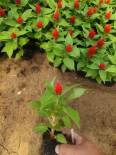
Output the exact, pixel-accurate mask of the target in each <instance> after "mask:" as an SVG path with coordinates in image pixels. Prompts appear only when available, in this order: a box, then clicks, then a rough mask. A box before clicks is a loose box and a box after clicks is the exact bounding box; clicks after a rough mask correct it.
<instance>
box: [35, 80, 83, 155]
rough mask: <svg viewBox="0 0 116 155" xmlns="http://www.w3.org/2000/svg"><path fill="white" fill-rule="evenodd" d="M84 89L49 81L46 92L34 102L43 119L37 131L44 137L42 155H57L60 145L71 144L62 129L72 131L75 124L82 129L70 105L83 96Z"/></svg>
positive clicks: (77, 115)
mask: <svg viewBox="0 0 116 155" xmlns="http://www.w3.org/2000/svg"><path fill="white" fill-rule="evenodd" d="M84 92H85V89H84V88H81V87H80V86H79V85H71V86H63V85H62V84H61V83H60V82H56V80H53V81H52V82H49V81H47V82H46V85H45V91H44V93H43V95H42V96H41V97H40V99H39V100H37V101H33V102H32V106H33V108H35V109H36V110H37V112H38V114H39V117H41V118H42V120H43V121H42V122H43V123H39V124H38V125H37V126H36V128H35V130H36V131H37V132H39V133H41V134H42V135H43V144H42V149H41V150H42V155H55V151H54V150H55V146H56V145H57V144H58V143H71V141H70V140H69V139H68V138H67V137H66V136H65V135H63V134H62V132H61V131H62V129H63V128H67V129H71V128H72V124H73V123H75V124H76V125H77V127H78V128H80V117H79V114H78V112H77V111H76V110H74V109H73V108H72V107H71V106H70V105H69V103H70V102H71V101H72V100H74V99H76V98H78V97H80V96H81V95H83V94H84Z"/></svg>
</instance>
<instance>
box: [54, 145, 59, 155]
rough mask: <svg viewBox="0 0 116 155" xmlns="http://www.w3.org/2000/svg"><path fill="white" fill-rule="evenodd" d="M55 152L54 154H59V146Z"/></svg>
mask: <svg viewBox="0 0 116 155" xmlns="http://www.w3.org/2000/svg"><path fill="white" fill-rule="evenodd" d="M55 152H56V154H59V145H56V147H55Z"/></svg>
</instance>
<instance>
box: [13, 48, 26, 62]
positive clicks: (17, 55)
mask: <svg viewBox="0 0 116 155" xmlns="http://www.w3.org/2000/svg"><path fill="white" fill-rule="evenodd" d="M23 54H24V50H23V49H21V50H20V51H18V53H17V54H16V56H15V59H16V60H18V59H20V58H21V57H22V56H23Z"/></svg>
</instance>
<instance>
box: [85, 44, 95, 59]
mask: <svg viewBox="0 0 116 155" xmlns="http://www.w3.org/2000/svg"><path fill="white" fill-rule="evenodd" d="M96 51H97V48H96V46H93V47H90V48H89V49H88V52H87V57H88V58H91V57H93V56H94V55H95V54H96Z"/></svg>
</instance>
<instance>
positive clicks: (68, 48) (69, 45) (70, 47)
mask: <svg viewBox="0 0 116 155" xmlns="http://www.w3.org/2000/svg"><path fill="white" fill-rule="evenodd" d="M72 50H73V45H71V44H67V45H66V52H68V53H70V52H71V51H72Z"/></svg>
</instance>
